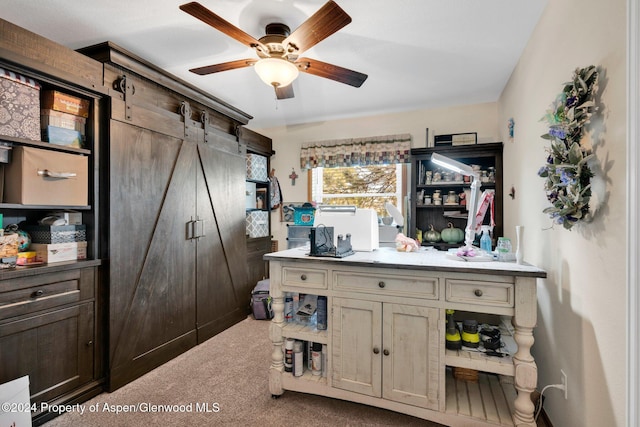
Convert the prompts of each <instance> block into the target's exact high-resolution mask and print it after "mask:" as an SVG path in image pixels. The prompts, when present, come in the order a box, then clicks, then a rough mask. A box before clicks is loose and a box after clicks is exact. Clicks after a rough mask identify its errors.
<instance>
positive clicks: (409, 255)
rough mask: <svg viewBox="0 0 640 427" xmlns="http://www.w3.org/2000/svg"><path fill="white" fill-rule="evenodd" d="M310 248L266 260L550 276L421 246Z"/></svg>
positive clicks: (534, 269)
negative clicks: (317, 252) (339, 253)
mask: <svg viewBox="0 0 640 427" xmlns="http://www.w3.org/2000/svg"><path fill="white" fill-rule="evenodd" d="M308 253H309V247H308V246H307V247H298V248H293V249H287V250H284V251H279V252H272V253H269V254H266V255H265V256H264V259H265V260H267V261H290V262H304V263H323V264H328V265H331V266H337V265H341V264H344V265H352V266H361V267H362V266H368V265H371V266H372V267H374V266H375V267H377V268H395V269H412V270H425V271H444V272H459V273H479V274H497V275H503V276H523V277H539V278H545V277H547V272H546V271H545V270H542V269H540V268H538V267H536V266H534V265H531V264H529V263H526V262H525V263H523V264H517V263H515V262H499V261H486V262H478V261H465V260H462V259H452V258H450V257H448V256H447V252H444V251H437V250H431V249H426V248H421V249H420V250H419V251H417V252H399V251H397V250H396V249H395V248H387V247H383V248H379V249H376V250H374V251H371V252H355V253H354V254H353V255H349V256H347V257H344V258H332V257H312V256H309V255H308Z"/></svg>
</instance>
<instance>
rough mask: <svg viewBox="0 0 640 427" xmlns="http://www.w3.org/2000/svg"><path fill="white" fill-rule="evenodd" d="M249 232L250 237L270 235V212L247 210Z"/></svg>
mask: <svg viewBox="0 0 640 427" xmlns="http://www.w3.org/2000/svg"><path fill="white" fill-rule="evenodd" d="M247 234H248V235H249V237H250V238H255V237H265V236H268V235H269V212H267V211H250V212H247Z"/></svg>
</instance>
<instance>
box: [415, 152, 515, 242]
mask: <svg viewBox="0 0 640 427" xmlns="http://www.w3.org/2000/svg"><path fill="white" fill-rule="evenodd" d="M434 152H437V153H439V154H442V155H444V156H447V157H449V158H451V159H454V160H457V161H459V162H462V163H464V164H468V165H477V167H479V169H480V171H481V174H482V177H481V190H485V189H493V190H495V196H494V219H495V227H494V229H493V234H492V238H493V245H494V246H495V244H496V240H497V237H499V236H502V235H503V234H502V233H503V224H502V223H503V219H502V218H503V207H502V206H503V201H502V200H503V199H502V198H503V184H502V143H501V142H496V143H486V144H475V145H461V146H439V147H430V148H418V149H413V150H411V212H410V221H409V233H410V236H412V237H414V238H415V237H416V235H417V230H418V229H419V230H421V231H422V232H423V233H424V232H426V231H428V230H429V229H430V227H431V225H433V228H434V229H435V230H436V231H438V232H440V231H442V230H443V229H444V228H446V227H447V226H448V224H449V223H451V224H452V225H453V226H454V227H456V228H459V229H461V230H464V229H465V228H466V225H467V211H466V206H464V205H461V204H460V202H459V200H458V202H451V203H447V199H446V197H447V196H448V194H449V192H453V193H452V194H455V195H458V197H459V195H460V194H463V193H464V190H465V189H466V190H468V189H469V187H470V183H469V182H465V180H464V178H463V177H457V179H446V178H445V177H444V176H443V174H444V173H445V172H447V171H446V169H443V168H442V167H440V166H437V165H435V164H433V163H432V162H431V154H432V153H434ZM427 172H429V173H430V174H431V180H430V181H429V179H428V178H427V177H426V176H427ZM436 172H437V173H439V174H440V175H441V176H440V177H439V178H438V179H436V178H435V174H436ZM436 191H440V193H441V195H442V198H441V200H442V202H441V204H439V205H436V204H434V201H433V193H434V192H436ZM425 197H431V198H432V200H431V202H429V203H425V202H424V198H425ZM489 220H490V213H489V212H487V213H486V215H485V218H484V224H489ZM422 244H423V245H429V246H434V247H436V248H437V249H440V250H446V249H448V248H453V247H459V246H461V243H459V244H447V243H444V242H442V241H440V242H437V243H429V242H426V241H424V240H423V243H422Z"/></svg>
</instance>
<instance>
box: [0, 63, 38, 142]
mask: <svg viewBox="0 0 640 427" xmlns="http://www.w3.org/2000/svg"><path fill="white" fill-rule="evenodd" d="M0 135H5V136H13V137H16V138H24V139H32V140H34V141H40V85H39V84H38V82H36V81H35V80H32V79H29V78H26V77H24V76H21V75H20V74H16V73H13V72H11V71H7V70H5V69H4V68H0Z"/></svg>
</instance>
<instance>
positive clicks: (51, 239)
mask: <svg viewBox="0 0 640 427" xmlns="http://www.w3.org/2000/svg"><path fill="white" fill-rule="evenodd" d="M22 229H23V230H24V231H26V232H27V233H29V236H31V242H32V243H69V242H84V241H86V240H87V226H86V225H84V224H81V225H25V226H23V227H22Z"/></svg>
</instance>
